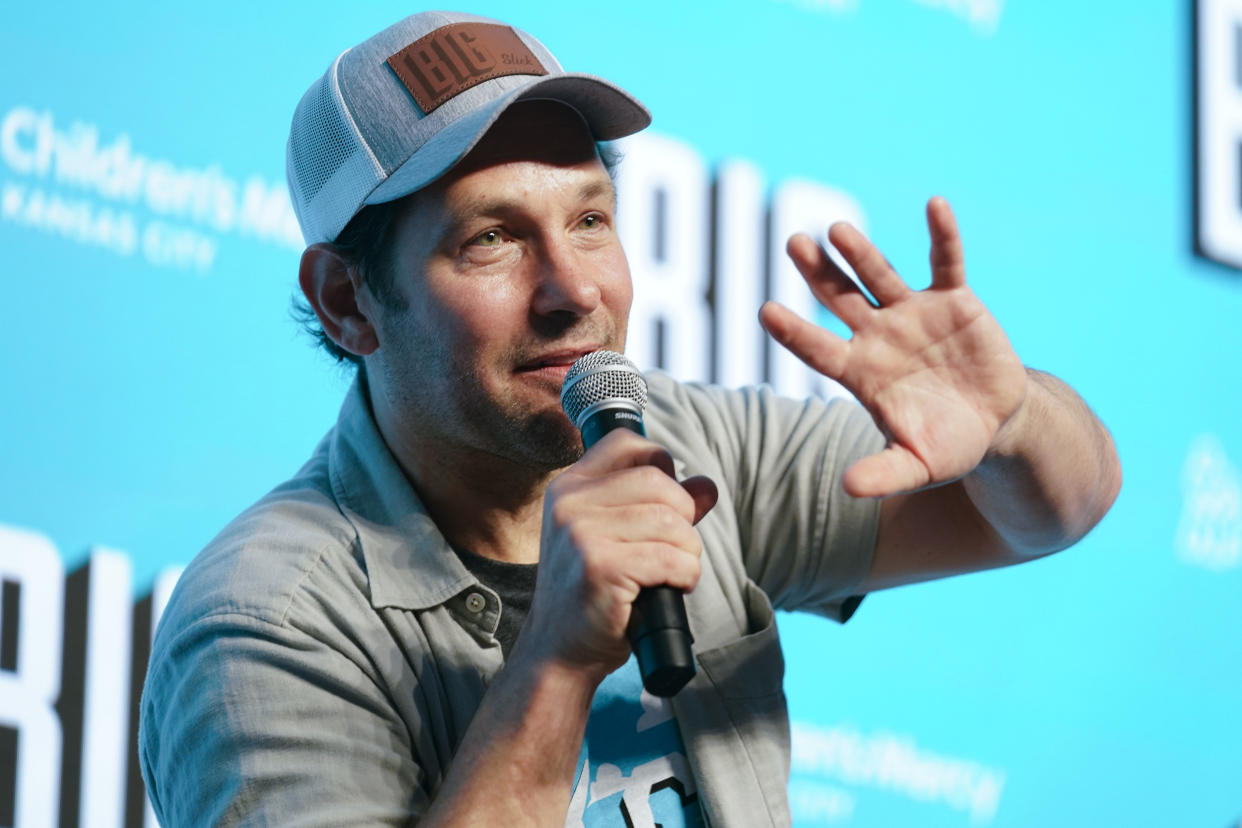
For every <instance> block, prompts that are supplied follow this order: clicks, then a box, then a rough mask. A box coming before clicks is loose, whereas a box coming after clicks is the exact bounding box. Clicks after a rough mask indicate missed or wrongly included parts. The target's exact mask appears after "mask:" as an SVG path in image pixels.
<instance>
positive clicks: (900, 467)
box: [841, 446, 931, 497]
mask: <svg viewBox="0 0 1242 828" xmlns="http://www.w3.org/2000/svg"><path fill="white" fill-rule="evenodd" d="M930 482H931V474H930V473H929V472H928V471H927V466H925V465H924V464H923V461H922V460H920V459H919V458H918V456H916V455H915V454H914V453H913V452H911V451H910V450H909V449H906V448H903V447H901V446H889V447H888V448H886V449H884V450H883V451H881V452H880V453H879V454H873V455H871V456H870V457H864V458H863V459H861V460H859V461H858V462H857V463H855V464H854V465H852V466H850V467H849V468H848V469H846V470H845V474H844V475H842V477H841V484H842V486H843V487H844V488H845V492H846V494H848V495H850V496H851V497H888V496H889V495H893V494H897V493H898V492H910V491H914V490H915V489H919V488H922V487H923V486H926V485H927V484H928V483H930Z"/></svg>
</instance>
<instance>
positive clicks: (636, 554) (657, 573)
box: [624, 541, 702, 592]
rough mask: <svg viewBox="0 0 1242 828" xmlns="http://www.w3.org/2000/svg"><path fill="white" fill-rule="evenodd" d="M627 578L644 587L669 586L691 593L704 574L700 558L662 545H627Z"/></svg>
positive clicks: (654, 542) (654, 543) (665, 544)
mask: <svg viewBox="0 0 1242 828" xmlns="http://www.w3.org/2000/svg"><path fill="white" fill-rule="evenodd" d="M624 552H625V570H626V575H627V576H628V577H629V578H630V579H632V580H633V582H634V583H636V584H637V585H638V586H640V587H653V586H662V585H664V584H667V585H669V586H673V587H677V588H678V589H680V590H682V591H684V592H689V591H690V590H692V589H694V587H695V585H696V584H697V583H698V581H699V575H700V574H701V573H702V564H701V563H700V561H699V556H698V555H697V554H690V553H689V552H687V551H686V550H685V549H682V548H681V547H679V546H673V545H671V544H667V543H660V542H658V541H653V542H647V543H629V544H625V548H624Z"/></svg>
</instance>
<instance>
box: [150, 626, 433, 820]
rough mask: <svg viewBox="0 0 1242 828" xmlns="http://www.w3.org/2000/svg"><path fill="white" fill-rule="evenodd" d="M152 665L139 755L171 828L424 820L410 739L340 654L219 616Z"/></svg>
mask: <svg viewBox="0 0 1242 828" xmlns="http://www.w3.org/2000/svg"><path fill="white" fill-rule="evenodd" d="M156 658H157V660H153V662H152V664H151V667H150V670H149V672H148V679H147V684H146V687H145V689H144V693H143V699H142V723H141V729H140V733H139V742H140V749H141V754H142V756H141V762H142V770H143V776H144V778H145V779H146V781H147V785H148V791H149V794H150V798H151V802H152V805H153V806H154V808H155V811H156V814H157V816H158V817H159V819H160V822H161V824H163V825H167V826H197V825H204V826H206V825H212V826H216V825H224V826H231V825H243V824H247V825H249V824H260V825H267V824H279V825H297V826H335V825H345V824H369V825H370V824H374V825H405V824H409V823H410V822H412V821H413V819H414V818H416V817H417V816H418V815H419V814H421V813H422V812H423V811H424V810H425V808H426V806H427V802H426V801H425V794H424V793H423V786H422V785H421V784H420V783H421V781H422V780H421V772H420V769H419V768H418V767H417V765H416V764H415V762H414V760H413V758H412V757H413V754H412V751H411V749H410V744H409V734H408V731H407V729H406V727H405V726H404V724H403V723H402V722H401V720H400V719H399V717H398V716H397V715H396V713H395V712H394V710H393V705H392V703H391V701H390V700H388V699H387V698H386V694H385V692H384V690H383V689H382V688H381V687H380V686H379V684H378V683H377V682H376V681H375V680H374V678H373V677H372V676H371V675H368V670H367V669H366V668H365V666H364V665H362V664H359V663H357V662H356V661H354V660H353V659H351V658H350V656H349V655H348V653H347V652H344V651H342V649H340V648H337V647H334V646H329V645H328V644H327V643H325V642H324V641H323V640H320V638H319V637H317V636H316V635H314V634H312V633H310V632H309V631H307V630H302V629H298V628H296V627H294V626H292V625H287V624H275V623H272V622H270V621H266V620H262V619H259V618H255V617H252V616H248V615H245V614H241V613H220V614H216V615H211V616H208V617H205V618H201V619H199V620H197V621H195V622H194V623H192V624H191V625H189V626H188V627H186V628H184V629H182V630H180V631H179V633H178V635H177V636H176V638H175V639H173V640H172V641H170V642H169V643H168V646H167V647H164V648H162V650H161V651H160V652H159V653H158V654H157V657H156Z"/></svg>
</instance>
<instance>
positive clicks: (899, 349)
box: [761, 199, 1026, 497]
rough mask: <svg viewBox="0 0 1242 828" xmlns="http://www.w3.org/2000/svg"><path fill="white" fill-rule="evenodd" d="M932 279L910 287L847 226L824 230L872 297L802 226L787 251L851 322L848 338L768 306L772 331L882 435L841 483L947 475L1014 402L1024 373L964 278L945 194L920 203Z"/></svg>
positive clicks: (862, 486)
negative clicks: (878, 447)
mask: <svg viewBox="0 0 1242 828" xmlns="http://www.w3.org/2000/svg"><path fill="white" fill-rule="evenodd" d="M928 226H929V229H930V230H931V235H932V255H931V260H932V285H931V287H929V288H927V289H926V290H922V291H917V292H916V291H912V290H910V288H909V287H907V286H906V284H905V283H904V282H903V281H902V280H901V278H900V277H899V276H898V275H897V274H896V273H895V272H894V271H893V269H892V267H891V266H890V265H889V264H888V262H887V261H886V260H885V259H884V257H883V256H882V255H880V253H879V251H878V250H876V249H875V248H874V247H873V246H872V245H871V244H870V242H868V241H867V240H866V239H865V238H864V237H863V236H862V235H861V234H860V233H858V231H856V230H854V229H853V228H852V227H849V226H848V225H835V226H834V227H833V228H832V230H831V231H830V234H829V235H830V239H831V241H832V242H833V245H834V246H835V247H836V248H837V249H838V250H840V251H841V253H842V255H844V256H845V258H846V260H847V261H848V262H849V263H850V265H851V267H853V268H854V271H855V273H857V274H858V276H859V278H860V280H861V281H862V282H863V284H864V285H866V287H867V288H868V290H870V291H871V293H872V295H874V296H875V297H876V299H877V300H878V302H879V307H876V306H875V305H873V304H872V303H871V302H870V301H869V300H868V299H867V298H866V297H865V296H864V295H863V293H862V292H861V291H860V290H859V289H858V287H857V286H856V285H854V283H853V282H852V281H850V280H849V278H848V277H847V276H845V274H843V273H842V272H841V270H840V269H839V268H838V267H837V266H836V265H835V264H834V263H833V262H832V261H831V259H829V258H828V256H827V254H826V253H825V252H824V251H823V250H822V249H821V248H819V247H818V245H815V243H814V242H812V241H811V240H810V239H809V238H807V237H805V236H795V237H794V239H791V241H790V245H789V251H790V255H791V256H792V257H793V259H794V262H795V264H797V265H798V268H799V270H800V271H801V272H802V274H803V276H804V277H805V278H806V280H807V283H808V284H809V285H810V287H811V289H812V291H813V292H814V293H815V295H816V297H817V298H818V299H819V300H820V301H821V302H822V303H823V304H824V305H825V306H826V307H827V308H828V309H829V310H831V311H832V312H833V313H834V314H835V315H836V316H838V317H839V318H840V319H841V320H842V321H844V322H845V323H846V324H847V325H848V326H849V327H850V329H851V330H852V331H853V337H852V338H851V339H850V340H849V341H845V340H842V339H841V338H839V337H837V336H836V335H834V334H832V333H830V332H828V331H826V330H824V329H822V328H819V327H818V326H815V325H813V324H811V323H810V322H807V321H806V320H803V319H800V318H799V317H797V316H796V315H795V314H793V313H792V312H791V311H789V310H788V309H785V308H783V307H780V306H775V305H772V304H769V305H768V306H765V308H764V309H763V312H762V313H761V319H762V321H763V323H764V326H765V327H766V328H767V329H768V331H769V332H770V333H771V334H772V335H773V336H774V337H775V338H776V339H777V340H778V341H779V342H781V344H782V345H784V346H785V347H787V348H789V349H790V350H791V351H792V352H793V353H795V354H796V355H797V356H798V357H800V358H801V359H802V360H803V361H805V362H806V363H807V364H808V365H810V366H811V367H812V368H815V369H816V370H818V371H820V372H821V373H823V374H824V375H826V376H829V377H831V378H833V379H835V380H837V381H838V382H840V383H841V384H842V385H843V386H844V387H845V388H847V389H848V390H849V391H850V392H851V393H853V394H854V396H855V397H856V398H857V399H858V401H859V402H860V403H861V404H862V405H863V406H865V407H866V408H867V410H868V411H869V412H870V413H871V415H872V417H873V418H874V419H875V421H876V423H877V424H878V425H879V427H880V429H881V430H882V431H883V432H884V434H885V436H886V437H887V438H888V446H887V448H885V450H884V451H882V452H880V453H879V454H876V455H872V456H871V457H867V458H864V459H862V460H860V461H859V462H858V463H856V464H854V466H852V467H851V468H850V469H849V470H848V471H847V472H846V474H845V479H844V485H845V489H846V491H847V492H849V493H850V494H852V495H855V496H859V497H877V496H885V495H889V494H893V493H896V492H901V491H911V490H914V489H918V488H923V487H926V486H932V485H939V484H941V483H946V482H949V481H951V480H955V479H957V478H959V477H961V476H963V475H965V474H966V473H968V472H969V471H970V470H971V469H973V468H974V467H975V466H977V465H978V464H979V462H980V461H981V460H982V459H983V457H984V455H985V453H986V452H987V450H988V449H989V447H990V446H991V445H992V444H993V441H994V440H995V438H996V436H997V433H998V432H999V431H1000V429H1001V427H1002V426H1003V425H1004V424H1005V422H1006V421H1007V420H1008V419H1009V418H1010V416H1012V414H1013V413H1014V412H1015V411H1016V410H1017V408H1018V406H1019V405H1020V404H1021V402H1022V400H1023V397H1024V395H1025V390H1026V372H1025V370H1024V369H1023V367H1022V363H1021V361H1020V360H1019V359H1018V357H1017V355H1016V354H1015V353H1014V351H1013V348H1012V347H1011V346H1010V344H1009V341H1008V338H1007V337H1006V336H1005V333H1004V331H1003V330H1001V327H1000V325H999V324H998V323H997V322H996V320H995V318H993V316H992V315H991V314H990V313H989V312H988V310H987V308H985V307H984V306H983V303H982V302H980V301H979V299H978V298H977V297H976V296H975V295H974V292H973V291H971V290H970V288H969V287H967V285H966V282H965V275H964V269H963V267H962V258H961V244H960V240H959V238H958V235H957V227H956V223H955V222H954V221H953V216H952V213H951V212H950V211H949V208H948V204H947V203H945V202H944V201H943V200H940V199H934V200H933V201H932V202H931V203H929V205H928Z"/></svg>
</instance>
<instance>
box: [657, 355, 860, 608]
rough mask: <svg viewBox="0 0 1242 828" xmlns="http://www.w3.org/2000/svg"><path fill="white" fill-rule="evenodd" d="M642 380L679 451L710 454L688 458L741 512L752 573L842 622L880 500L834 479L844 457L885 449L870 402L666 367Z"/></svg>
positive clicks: (783, 603) (780, 595) (784, 602)
mask: <svg viewBox="0 0 1242 828" xmlns="http://www.w3.org/2000/svg"><path fill="white" fill-rule="evenodd" d="M649 381H650V382H651V383H652V390H653V394H652V399H653V403H652V404H653V409H655V410H654V411H653V413H655V415H656V417H657V419H658V420H659V421H660V422H661V424H662V425H661V426H660V428H661V429H662V430H664V429H667V431H666V432H665V433H667V434H668V435H669V439H670V440H671V441H673V442H674V443H675V444H676V448H671V450H673V452H674V454H675V455H677V454H678V451H684V452H699V453H701V454H707V455H709V456H710V459H704V458H701V457H694V459H693V463H694V465H695V467H696V471H699V472H701V473H704V474H708V475H709V476H712V477H713V478H715V479H716V481H717V484H718V485H720V486H721V488H722V504H721V505H725V502H727V505H728V506H729V507H730V508H731V509H732V510H733V513H734V515H735V516H736V532H737V536H738V542H739V544H740V550H741V555H742V559H743V563H744V566H745V570H746V573H747V575H748V576H749V577H750V578H751V579H752V580H754V581H755V582H756V583H757V584H758V585H759V586H760V587H761V588H762V589H763V590H764V592H765V593H767V595H768V596H769V598H770V599H771V601H772V604H773V606H775V607H778V608H780V609H787V610H794V609H797V610H805V611H810V612H815V613H818V614H820V615H825V616H827V617H830V618H835V619H836V620H838V621H844V620H846V619H848V618H849V616H850V615H851V614H852V613H853V611H854V610H855V609H856V608H857V606H858V603H859V601H860V600H861V596H860V595H859V594H858V592H859V588H860V587H861V585H862V582H863V580H864V579H865V578H866V576H867V573H868V572H869V571H870V567H871V560H872V558H873V556H874V553H875V542H876V533H877V530H878V526H879V504H880V501H879V500H878V499H870V498H854V497H851V496H849V495H848V494H846V493H845V490H844V489H843V488H842V486H841V476H842V474H843V473H844V472H845V470H846V469H847V468H849V466H850V465H852V464H853V463H854V462H855V461H856V460H858V459H860V458H862V457H865V456H867V455H869V454H873V453H875V452H876V451H879V450H880V449H881V448H882V447H883V445H884V438H883V435H882V434H881V433H880V431H879V429H877V428H876V426H875V423H874V422H873V421H872V419H871V416H870V415H869V414H868V413H867V412H866V410H865V409H863V408H862V407H861V406H860V405H858V403H857V402H855V401H853V400H852V399H848V398H834V399H831V400H828V401H824V400H820V399H818V398H811V399H806V400H792V399H788V398H783V397H780V396H778V395H776V394H775V393H773V392H772V390H771V389H770V388H768V387H766V386H762V387H759V388H744V389H739V390H730V389H724V388H719V387H715V386H708V385H697V384H679V383H675V382H674V381H672V380H671V379H669V378H668V377H666V376H664V375H662V374H654V375H652V376H651V377H649ZM662 436H663V435H662ZM696 443H697V447H696ZM688 462H689V461H688ZM717 508H721V506H720V505H718V506H717Z"/></svg>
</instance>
